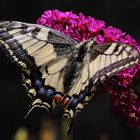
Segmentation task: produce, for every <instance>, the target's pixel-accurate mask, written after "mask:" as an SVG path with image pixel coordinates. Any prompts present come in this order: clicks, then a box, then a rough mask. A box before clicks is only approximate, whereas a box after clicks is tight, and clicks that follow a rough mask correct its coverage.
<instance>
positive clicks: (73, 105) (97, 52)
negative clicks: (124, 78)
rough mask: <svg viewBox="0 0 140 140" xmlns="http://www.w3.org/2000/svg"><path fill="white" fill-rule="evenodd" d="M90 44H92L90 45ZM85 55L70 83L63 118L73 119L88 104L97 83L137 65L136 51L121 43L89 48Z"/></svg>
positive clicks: (138, 56)
mask: <svg viewBox="0 0 140 140" xmlns="http://www.w3.org/2000/svg"><path fill="white" fill-rule="evenodd" d="M91 44H92V43H91ZM89 47H90V49H89V51H88V52H87V53H86V54H85V57H84V59H83V62H82V68H81V71H80V72H79V75H78V76H77V78H76V79H74V82H73V83H72V86H71V87H72V88H71V89H70V91H69V93H68V95H69V96H70V97H71V99H70V102H69V105H68V107H67V109H66V111H65V114H64V115H65V116H67V117H73V116H74V114H75V113H77V112H80V111H81V110H82V109H83V104H84V103H86V102H89V100H90V97H91V96H92V93H93V92H94V90H93V89H94V88H95V87H96V84H97V81H98V80H99V79H100V81H103V80H105V78H106V76H108V77H111V76H113V75H115V74H116V73H118V72H120V71H121V70H124V69H126V68H129V67H132V66H135V65H136V64H138V63H139V59H140V55H139V53H138V51H137V50H136V49H135V48H134V47H131V46H129V45H126V44H123V43H107V44H101V45H91V46H89Z"/></svg>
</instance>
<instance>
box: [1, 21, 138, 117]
mask: <svg viewBox="0 0 140 140" xmlns="http://www.w3.org/2000/svg"><path fill="white" fill-rule="evenodd" d="M0 49H1V50H2V51H3V52H4V53H5V54H6V55H7V56H8V58H10V59H11V60H12V62H14V63H15V64H16V65H17V66H19V67H20V68H21V72H22V73H23V85H24V86H25V87H26V89H27V94H28V95H29V96H30V97H31V98H32V99H33V103H32V108H31V110H32V109H34V108H35V107H41V108H45V109H46V110H47V111H52V110H53V109H54V107H55V106H62V107H63V108H64V115H65V116H67V117H70V118H72V117H74V116H75V114H77V113H78V112H80V111H81V110H82V109H83V108H84V106H85V105H86V104H87V103H88V102H89V101H90V99H91V97H92V95H93V93H94V92H95V91H94V87H96V85H97V83H98V81H104V80H105V77H106V76H108V77H111V76H113V75H115V74H116V73H117V72H120V71H121V70H124V69H126V68H129V67H132V66H135V65H137V64H138V63H139V58H140V57H139V56H140V55H139V53H138V51H137V50H136V49H135V48H133V47H131V46H129V45H127V44H123V43H115V42H112V43H106V44H101V45H97V44H96V39H91V40H87V41H84V42H81V43H78V42H76V41H74V40H73V39H71V38H70V37H68V36H66V35H64V34H63V33H61V32H58V31H56V30H53V29H51V28H49V27H44V26H41V25H36V24H28V23H22V22H15V21H12V22H0ZM31 110H30V111H31ZM30 111H29V112H30Z"/></svg>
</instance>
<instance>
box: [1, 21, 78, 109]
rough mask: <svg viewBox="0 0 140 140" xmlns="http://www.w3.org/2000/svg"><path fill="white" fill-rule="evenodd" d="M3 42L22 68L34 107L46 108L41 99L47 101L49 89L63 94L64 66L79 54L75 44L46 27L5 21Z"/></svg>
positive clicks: (7, 52) (12, 57) (24, 80)
mask: <svg viewBox="0 0 140 140" xmlns="http://www.w3.org/2000/svg"><path fill="white" fill-rule="evenodd" d="M0 42H1V43H0V46H1V48H2V50H3V51H4V53H6V55H8V57H9V58H10V59H11V60H12V61H13V62H14V63H15V64H16V65H18V66H19V67H20V68H21V69H22V71H23V75H24V79H23V84H24V85H25V87H26V89H27V92H28V95H29V96H30V97H32V98H34V99H35V101H34V102H33V104H32V105H33V106H43V107H44V104H45V103H47V102H45V101H42V99H40V96H41V97H42V96H43V97H42V98H45V95H48V94H50V90H52V91H53V92H60V93H61V94H64V74H65V67H66V66H67V64H70V63H71V61H70V60H69V59H70V58H71V57H73V55H74V53H76V51H77V50H76V49H75V47H74V46H75V45H76V44H77V42H76V41H74V40H73V39H71V38H69V37H68V36H66V35H64V34H62V33H60V32H58V31H56V30H53V29H51V28H48V27H45V26H41V25H37V24H28V23H22V22H15V21H11V22H10V21H6V22H1V23H0ZM67 67H68V66H67ZM40 100H41V102H40ZM41 104H42V105H41ZM47 104H48V103H47ZM49 106H50V105H49Z"/></svg>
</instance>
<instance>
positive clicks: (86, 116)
mask: <svg viewBox="0 0 140 140" xmlns="http://www.w3.org/2000/svg"><path fill="white" fill-rule="evenodd" d="M48 9H59V10H62V11H70V10H72V11H74V12H75V13H79V12H83V13H84V14H85V15H90V16H92V17H94V18H96V19H99V20H104V21H106V23H107V24H108V25H113V26H114V27H117V28H119V29H121V30H122V31H125V32H127V33H129V34H131V35H132V36H133V37H134V38H135V39H136V40H137V41H138V42H140V27H139V25H140V1H139V0H133V1H128V0H117V1H112V0H106V1H103V0H86V1H84V0H69V1H68V0H36V1H35V0H24V1H20V0H1V1H0V20H18V21H24V22H31V23H36V20H37V19H38V18H39V17H40V16H41V14H42V13H43V11H44V10H48ZM0 58H1V59H0V89H1V90H0V140H85V139H86V140H138V136H139V131H138V129H136V128H129V127H128V126H127V124H126V123H125V122H124V121H123V120H122V119H121V118H119V117H118V116H116V114H114V113H112V112H111V111H110V97H109V95H108V94H103V95H101V96H99V97H98V98H97V100H95V101H94V102H92V103H91V104H90V105H88V106H87V107H86V108H85V110H84V111H83V112H82V113H81V115H80V116H78V117H77V118H76V120H75V122H74V124H73V129H72V132H71V134H70V135H69V136H67V135H66V134H65V133H64V132H63V131H64V129H65V123H67V122H64V121H62V120H61V110H59V111H55V112H54V113H51V114H48V113H46V112H45V111H44V110H41V109H36V110H34V111H33V112H32V113H31V114H30V115H29V117H28V118H26V119H24V116H25V115H26V113H27V111H28V109H29V108H28V107H29V103H30V101H29V99H28V97H26V94H25V89H24V88H23V87H22V85H21V75H20V71H19V69H18V68H17V67H16V66H14V65H13V64H11V63H10V62H9V61H8V60H7V59H6V57H5V56H4V55H3V54H2V53H1V52H0Z"/></svg>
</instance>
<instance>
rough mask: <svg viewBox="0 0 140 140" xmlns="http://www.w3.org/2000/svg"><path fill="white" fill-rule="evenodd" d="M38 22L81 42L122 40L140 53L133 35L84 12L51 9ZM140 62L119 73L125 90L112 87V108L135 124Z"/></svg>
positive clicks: (139, 109)
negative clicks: (76, 12)
mask: <svg viewBox="0 0 140 140" xmlns="http://www.w3.org/2000/svg"><path fill="white" fill-rule="evenodd" d="M37 23H38V24H41V25H45V26H49V27H51V28H53V29H56V30H59V31H60V32H63V33H64V34H66V35H68V36H70V37H71V38H73V39H75V40H77V41H78V42H81V41H84V40H88V39H90V38H96V43H97V44H102V43H106V42H122V43H126V44H128V45H131V46H133V47H135V48H136V49H137V50H138V51H139V52H140V45H139V44H138V43H137V42H136V40H135V39H133V38H132V37H131V36H130V35H128V34H126V33H125V32H122V31H121V30H119V29H117V28H114V27H112V26H106V24H105V22H104V21H100V20H96V19H94V18H92V17H91V16H87V17H86V16H85V15H83V14H82V13H79V14H78V15H76V14H74V13H73V12H61V11H59V10H47V11H45V12H44V14H43V15H42V16H41V17H40V18H39V19H38V21H37ZM139 69H140V64H138V65H137V66H135V67H132V68H129V69H126V70H124V71H121V72H120V73H118V74H117V75H116V77H117V83H118V84H119V85H120V86H121V87H122V88H121V89H113V90H110V91H109V93H110V94H111V108H112V110H113V111H114V112H117V113H118V114H119V115H120V116H122V117H123V118H124V119H126V120H128V124H130V125H131V126H135V127H138V126H140V100H138V98H139V97H138V95H136V94H135V93H134V91H132V90H131V89H132V88H133V86H134V85H135V81H136V80H137V81H138V80H140V75H139Z"/></svg>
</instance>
